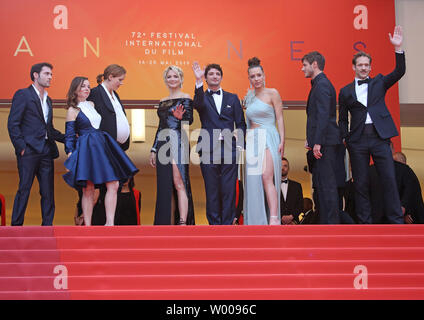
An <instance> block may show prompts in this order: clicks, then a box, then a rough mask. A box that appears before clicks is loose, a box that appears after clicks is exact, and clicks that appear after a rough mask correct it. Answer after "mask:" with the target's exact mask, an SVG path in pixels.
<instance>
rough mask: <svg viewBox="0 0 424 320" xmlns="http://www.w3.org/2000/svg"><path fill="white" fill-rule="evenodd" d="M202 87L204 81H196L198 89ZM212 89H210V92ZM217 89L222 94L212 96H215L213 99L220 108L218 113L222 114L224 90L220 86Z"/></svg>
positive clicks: (217, 107)
mask: <svg viewBox="0 0 424 320" xmlns="http://www.w3.org/2000/svg"><path fill="white" fill-rule="evenodd" d="M200 87H203V82H202V83H196V89H199V88H200ZM210 91H211V90H210V89H208V93H209V92H210ZM217 91H220V94H213V95H212V98H213V101H214V102H215V106H216V110H218V113H219V114H221V107H222V97H223V96H224V92H223V91H222V89H221V88H219V89H218V90H217Z"/></svg>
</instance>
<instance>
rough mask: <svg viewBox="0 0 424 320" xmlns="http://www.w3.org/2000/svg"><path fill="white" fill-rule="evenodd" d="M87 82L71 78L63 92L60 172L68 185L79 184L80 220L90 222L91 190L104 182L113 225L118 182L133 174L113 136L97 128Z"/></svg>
mask: <svg viewBox="0 0 424 320" xmlns="http://www.w3.org/2000/svg"><path fill="white" fill-rule="evenodd" d="M89 94H90V83H89V81H88V79H87V78H85V77H76V78H74V79H73V80H72V82H71V85H70V88H69V91H68V95H67V103H66V104H67V106H66V108H67V110H68V111H67V114H66V133H65V152H66V153H67V154H68V159H67V160H66V161H65V167H66V169H67V170H68V172H67V173H66V174H64V175H63V178H64V180H65V181H66V183H67V184H69V185H70V186H71V187H73V188H75V189H78V188H82V191H83V195H82V200H81V204H82V211H83V215H84V223H85V225H86V226H89V225H91V217H92V214H93V205H94V201H93V198H94V190H95V188H96V187H99V186H100V185H102V184H106V190H107V191H106V195H105V209H106V225H107V226H111V225H114V217H115V209H116V200H117V191H118V187H119V182H124V181H126V180H128V179H129V178H131V177H132V176H134V174H136V173H137V172H138V169H137V168H136V167H135V166H134V164H133V163H132V162H131V160H130V159H129V158H128V156H127V155H126V154H125V152H124V151H123V150H122V149H121V147H120V146H119V145H118V143H117V142H116V140H115V139H113V138H112V137H111V136H110V135H109V134H108V133H107V132H104V131H102V130H99V127H100V123H101V121H102V117H101V116H100V115H99V113H98V112H97V111H96V109H95V107H94V104H93V102H91V101H87V97H88V96H89Z"/></svg>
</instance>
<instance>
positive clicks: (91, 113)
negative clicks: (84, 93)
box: [78, 101, 102, 129]
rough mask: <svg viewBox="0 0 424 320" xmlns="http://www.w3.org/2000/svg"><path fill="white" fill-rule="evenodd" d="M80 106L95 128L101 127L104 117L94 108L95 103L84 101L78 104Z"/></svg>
mask: <svg viewBox="0 0 424 320" xmlns="http://www.w3.org/2000/svg"><path fill="white" fill-rule="evenodd" d="M78 108H80V109H81V111H82V112H83V113H84V114H85V116H86V117H87V118H88V120H90V123H91V125H92V126H93V128H95V129H99V128H100V122H101V121H102V117H101V116H100V114H99V113H98V112H97V111H96V109H95V108H94V105H92V104H91V102H90V101H82V102H80V103H79V104H78Z"/></svg>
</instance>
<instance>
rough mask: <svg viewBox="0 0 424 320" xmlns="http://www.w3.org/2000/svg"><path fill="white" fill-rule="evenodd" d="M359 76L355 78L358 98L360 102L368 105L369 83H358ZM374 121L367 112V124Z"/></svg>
mask: <svg viewBox="0 0 424 320" xmlns="http://www.w3.org/2000/svg"><path fill="white" fill-rule="evenodd" d="M358 80H360V79H358V78H355V92H356V98H357V99H358V101H359V102H360V103H362V104H363V105H364V106H365V107H367V104H368V83H363V84H361V85H358ZM370 123H372V120H371V117H370V114H369V113H368V112H367V118H366V120H365V124H370Z"/></svg>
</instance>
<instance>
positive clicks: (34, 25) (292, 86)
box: [0, 0, 399, 126]
mask: <svg viewBox="0 0 424 320" xmlns="http://www.w3.org/2000/svg"><path fill="white" fill-rule="evenodd" d="M358 5H362V6H364V7H365V8H366V13H367V18H368V19H367V20H366V21H365V22H366V24H367V25H366V27H367V28H366V29H360V30H357V29H356V28H355V25H354V20H355V18H357V17H358V14H361V13H362V18H365V17H364V16H363V13H364V10H362V11H361V12H356V13H355V7H357V6H358ZM58 6H59V7H58ZM364 7H362V9H363V8H364ZM0 8H1V10H0V24H1V27H0V34H1V41H2V49H1V51H0V57H1V59H0V63H1V67H2V68H1V70H2V74H3V81H2V85H1V86H0V99H11V97H12V96H13V93H14V92H15V91H16V90H17V89H18V88H22V87H25V86H27V85H28V84H29V83H30V78H29V69H30V66H31V65H32V64H34V63H37V62H41V61H48V62H51V63H52V64H53V65H54V70H53V73H54V78H53V83H52V86H51V88H50V89H49V95H50V96H51V97H52V98H54V99H63V98H65V95H66V92H67V88H68V86H69V84H70V81H71V79H72V78H73V77H74V76H76V75H85V76H88V77H89V79H90V80H91V82H92V83H91V85H92V86H94V85H95V77H96V75H97V74H99V73H102V72H103V70H104V68H105V66H107V65H108V64H111V63H117V64H120V65H123V66H124V67H125V68H126V69H127V77H126V80H125V85H124V86H123V87H121V88H120V89H119V93H120V95H121V97H122V98H123V99H130V100H155V99H159V98H161V97H163V96H165V95H167V90H166V88H165V86H164V84H163V80H162V71H163V69H164V68H165V67H166V65H167V64H177V65H180V66H181V67H182V69H183V70H184V71H185V84H184V91H186V92H189V93H191V92H193V91H194V90H193V89H194V77H193V74H192V71H191V64H192V62H193V61H195V60H197V61H199V62H200V63H201V64H202V65H205V64H207V63H211V62H216V63H219V64H221V65H222V67H223V71H224V79H223V88H224V89H226V90H228V91H232V92H236V93H237V94H238V95H239V96H240V97H243V96H244V94H245V93H246V91H247V89H248V87H249V83H248V80H247V71H246V70H247V60H248V59H249V58H250V57H252V56H258V57H259V58H260V59H261V60H262V63H263V66H264V69H265V73H266V85H267V86H268V87H275V88H277V89H278V90H279V92H280V94H281V97H282V98H283V100H302V101H304V100H306V97H307V94H308V91H309V88H310V84H309V80H306V79H305V78H304V75H303V73H302V72H301V71H300V69H301V62H300V60H299V59H300V58H301V57H302V56H303V55H304V54H305V53H307V52H309V51H312V50H318V51H320V52H321V53H322V54H324V56H325V57H326V60H327V62H326V68H325V73H326V74H327V75H328V77H329V78H330V80H332V82H333V84H334V86H335V87H336V90H337V91H338V90H339V89H340V88H341V87H342V86H344V85H345V84H347V83H348V82H350V81H352V80H353V71H352V68H351V58H352V55H353V54H354V53H355V52H356V50H355V47H356V48H357V49H364V50H365V51H367V52H369V53H370V54H371V55H372V56H373V70H374V72H381V73H387V72H390V71H391V70H392V69H393V67H394V54H393V48H392V46H391V44H390V42H389V39H388V35H387V34H388V33H389V32H393V28H394V25H395V12H394V10H395V9H394V1H388V0H369V1H365V0H361V1H358V0H344V1H340V0H320V1H310V0H295V1H293V0H279V1H275V0H261V1H252V0H231V1H229V0H225V1H222V0H216V1H214V2H204V1H198V0H193V1H188V0H182V1H173V0H160V1H158V0H143V1H133V0H120V1H119V2H115V1H113V2H112V1H104V0H90V1H85V0H61V1H54V0H44V1H33V0H15V1H11V2H9V1H2V2H1V4H0ZM357 19H359V18H357ZM66 22H67V25H66ZM55 23H56V25H55ZM361 23H362V24H363V23H364V19H363V20H362V21H361ZM61 27H67V29H63V28H61ZM23 37H25V39H24V40H26V42H25V41H24V40H23ZM90 46H91V47H90ZM29 50H30V51H31V52H30V51H29ZM398 101H399V99H398V90H397V89H392V90H390V92H389V96H388V104H389V107H390V108H391V111H392V114H393V116H394V119H395V121H397V125H398V126H399V102H398Z"/></svg>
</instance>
